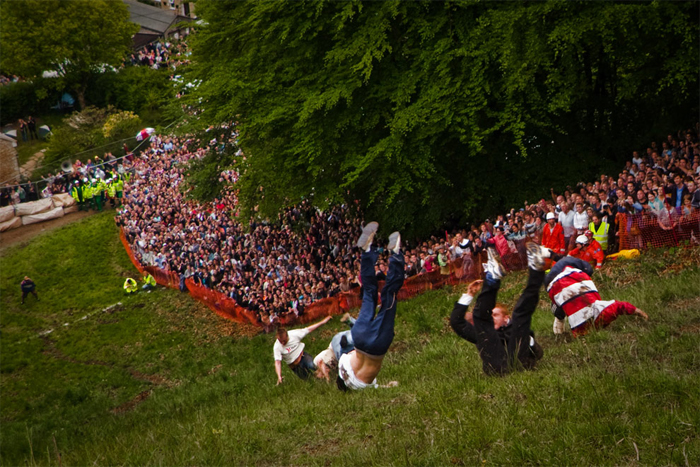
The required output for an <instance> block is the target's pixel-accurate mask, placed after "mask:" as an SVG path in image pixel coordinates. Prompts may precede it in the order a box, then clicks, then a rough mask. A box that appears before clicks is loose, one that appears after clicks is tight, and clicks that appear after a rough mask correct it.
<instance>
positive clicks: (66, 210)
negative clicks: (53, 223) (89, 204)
mask: <svg viewBox="0 0 700 467" xmlns="http://www.w3.org/2000/svg"><path fill="white" fill-rule="evenodd" d="M73 201H75V200H73ZM77 211H78V205H77V204H73V205H72V206H66V205H64V206H63V214H70V213H71V212H77Z"/></svg>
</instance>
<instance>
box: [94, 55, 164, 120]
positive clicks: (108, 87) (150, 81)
mask: <svg viewBox="0 0 700 467" xmlns="http://www.w3.org/2000/svg"><path fill="white" fill-rule="evenodd" d="M171 94H172V86H171V84H170V81H169V79H168V70H154V69H152V68H150V67H145V66H129V67H126V68H123V69H121V70H119V72H114V71H108V72H105V73H100V74H96V75H94V76H93V77H92V81H91V83H90V86H89V88H88V91H87V94H86V98H87V100H88V101H89V102H91V103H93V105H96V106H99V107H106V106H108V105H112V106H114V107H116V108H118V109H122V110H131V111H132V112H136V113H138V114H139V115H144V114H145V113H147V112H158V111H160V110H161V109H162V108H163V107H164V106H165V102H166V101H167V100H168V98H169V97H171Z"/></svg>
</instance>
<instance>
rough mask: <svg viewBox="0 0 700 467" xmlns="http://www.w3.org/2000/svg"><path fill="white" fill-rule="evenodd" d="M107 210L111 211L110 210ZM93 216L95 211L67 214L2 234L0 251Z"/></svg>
mask: <svg viewBox="0 0 700 467" xmlns="http://www.w3.org/2000/svg"><path fill="white" fill-rule="evenodd" d="M105 210H110V209H109V208H107V209H105ZM91 214H96V213H95V211H77V212H72V213H70V214H66V215H65V216H63V217H59V218H58V219H52V220H50V221H46V222H39V223H37V224H30V225H23V226H22V227H20V228H18V229H14V230H9V231H7V232H2V233H0V251H2V250H4V249H5V248H7V247H9V246H12V245H16V244H18V243H23V242H28V241H29V240H31V239H33V238H34V237H36V236H37V235H41V234H42V233H44V232H49V231H51V230H55V229H58V228H60V227H63V226H64V225H68V224H70V223H73V222H75V221H79V220H80V219H83V218H85V217H88V216H89V215H91Z"/></svg>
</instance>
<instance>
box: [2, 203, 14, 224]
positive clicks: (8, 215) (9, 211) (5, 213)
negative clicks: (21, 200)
mask: <svg viewBox="0 0 700 467" xmlns="http://www.w3.org/2000/svg"><path fill="white" fill-rule="evenodd" d="M13 217H15V208H14V206H5V207H2V208H0V222H7V221H9V220H11V219H12V218H13Z"/></svg>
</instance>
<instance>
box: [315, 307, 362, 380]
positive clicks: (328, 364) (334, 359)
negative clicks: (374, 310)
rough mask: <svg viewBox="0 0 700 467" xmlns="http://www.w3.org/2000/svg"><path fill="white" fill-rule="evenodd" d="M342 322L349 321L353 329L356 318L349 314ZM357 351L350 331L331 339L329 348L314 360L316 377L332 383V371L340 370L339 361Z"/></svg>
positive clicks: (340, 333)
mask: <svg viewBox="0 0 700 467" xmlns="http://www.w3.org/2000/svg"><path fill="white" fill-rule="evenodd" d="M340 321H344V322H345V321H347V322H348V325H349V326H350V328H351V329H352V327H353V325H354V324H355V321H357V320H356V319H355V318H353V317H352V316H350V314H349V313H345V315H344V316H343V317H342V318H341V319H340ZM354 349H355V342H354V341H353V340H352V332H351V331H350V330H347V331H342V332H339V333H337V334H336V335H335V336H333V339H331V343H330V344H328V347H327V348H326V349H324V350H322V351H321V352H319V354H318V355H316V357H315V358H314V365H316V377H317V378H318V379H325V380H326V381H330V371H331V370H335V369H337V368H338V360H340V357H342V356H343V355H344V354H346V353H350V352H352V351H353V350H354Z"/></svg>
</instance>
